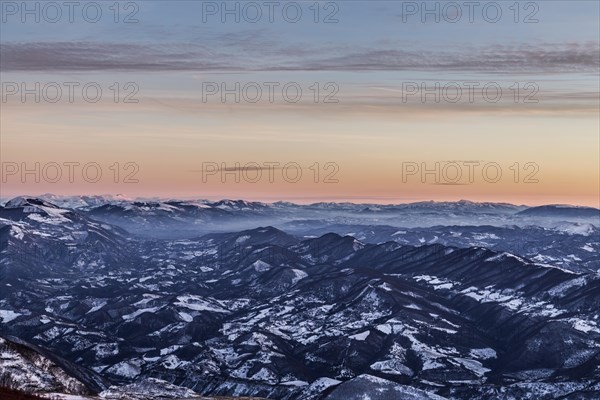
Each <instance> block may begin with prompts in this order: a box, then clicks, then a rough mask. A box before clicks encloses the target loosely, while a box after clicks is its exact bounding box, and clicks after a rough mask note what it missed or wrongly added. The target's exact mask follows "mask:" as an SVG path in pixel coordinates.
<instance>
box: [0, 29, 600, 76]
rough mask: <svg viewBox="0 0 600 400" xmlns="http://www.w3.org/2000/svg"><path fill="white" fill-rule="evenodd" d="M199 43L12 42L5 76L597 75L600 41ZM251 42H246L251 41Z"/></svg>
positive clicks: (4, 56) (5, 50)
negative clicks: (447, 45) (454, 45)
mask: <svg viewBox="0 0 600 400" xmlns="http://www.w3.org/2000/svg"><path fill="white" fill-rule="evenodd" d="M250 42H252V46H250V47H248V46H245V47H244V48H243V49H242V48H240V44H236V42H235V40H234V38H231V37H220V38H212V39H210V40H209V41H207V42H205V43H203V44H198V43H161V44H143V43H129V44H126V43H106V42H90V41H81V42H5V43H3V44H2V46H1V48H0V56H1V57H0V67H1V68H2V70H3V71H43V72H60V71H107V70H114V71H409V70H419V71H444V72H450V71H455V72H461V71H464V72H473V73H478V72H479V73H507V74H512V73H515V74H516V73H597V72H598V70H599V68H600V42H598V41H595V42H588V43H546V44H538V45H525V44H517V45H498V46H485V47H464V48H462V49H461V50H454V51H451V50H435V49H428V50H422V49H416V48H415V49H410V48H399V47H400V46H398V48H394V46H391V45H387V47H385V48H378V49H369V48H350V47H340V46H333V45H315V46H299V45H297V44H295V45H291V46H286V45H285V44H281V43H279V44H277V43H276V42H275V41H274V40H273V39H272V38H264V37H262V36H261V35H257V36H255V37H252V38H251V40H250ZM247 43H248V41H246V42H245V44H247Z"/></svg>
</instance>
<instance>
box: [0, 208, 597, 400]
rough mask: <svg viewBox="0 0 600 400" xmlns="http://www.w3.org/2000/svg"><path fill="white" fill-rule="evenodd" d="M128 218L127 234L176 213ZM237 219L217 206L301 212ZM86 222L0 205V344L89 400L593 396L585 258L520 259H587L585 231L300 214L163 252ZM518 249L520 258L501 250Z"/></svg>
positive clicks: (64, 213)
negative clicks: (102, 399)
mask: <svg viewBox="0 0 600 400" xmlns="http://www.w3.org/2000/svg"><path fill="white" fill-rule="evenodd" d="M128 204H129V205H131V206H135V207H136V209H135V213H137V214H138V215H143V216H144V217H143V218H144V222H140V224H141V225H140V226H148V225H146V224H148V223H149V222H147V221H155V220H154V216H152V213H154V212H158V213H162V212H165V213H166V212H179V211H172V210H171V211H168V210H164V209H163V208H162V207H163V206H160V205H159V206H156V207H150V208H149V209H144V208H145V207H146V206H145V205H138V204H133V203H128ZM170 204H171V205H172V206H173V207H176V208H178V209H179V208H184V206H182V205H179V204H178V205H173V202H171V203H170ZM105 206H107V205H103V206H99V207H105ZM109 206H110V207H112V206H113V205H109ZM187 206H190V207H195V208H194V210H192V209H190V210H189V212H200V213H201V212H202V207H199V206H196V205H194V204H188V203H186V206H185V207H187ZM206 206H207V207H210V209H212V208H213V207H212V206H211V205H210V204H206ZM221 206H229V205H226V204H221ZM235 207H238V210H237V211H235V210H223V209H220V210H221V211H223V212H224V213H225V214H223V215H225V216H226V217H225V218H230V216H231V215H232V216H235V214H236V213H247V212H253V213H254V212H258V211H256V210H261V209H262V210H264V209H268V210H270V209H272V208H275V209H276V208H278V207H283V208H284V209H286V211H285V212H286V213H292V214H293V212H292V211H290V209H293V208H294V207H301V206H293V207H292V206H288V205H284V206H281V205H273V206H266V205H263V206H257V207H256V208H253V209H252V210H251V211H249V210H245V208H248V207H246V206H244V205H236V206H235ZM240 207H241V208H240ZM332 207H333V206H331V205H327V206H326V207H323V206H322V205H319V206H317V207H316V208H319V209H323V208H327V209H329V208H332ZM342 207H349V206H348V205H343V206H342ZM333 208H335V207H333ZM95 209H97V207H94V208H92V209H70V208H62V207H59V206H57V205H55V204H53V203H51V202H48V201H44V200H41V199H36V198H20V199H15V200H14V201H10V202H8V203H7V204H6V205H5V207H3V208H1V209H0V252H1V253H0V254H1V256H2V259H1V261H0V334H2V335H4V336H5V337H8V336H10V337H16V338H19V339H18V340H21V341H23V343H28V344H29V343H31V345H34V346H37V347H36V348H37V349H39V350H38V353H42V352H47V353H46V354H55V355H57V356H56V357H60V359H61V360H65V363H67V362H68V363H70V364H69V365H76V366H77V368H79V369H81V371H83V370H85V371H93V372H91V373H93V374H97V376H99V377H101V380H102V382H106V385H112V386H113V387H112V388H105V387H103V388H96V390H95V391H96V392H100V391H102V393H104V395H105V396H108V395H109V394H110V396H113V397H106V398H115V399H125V398H136V397H135V396H138V397H137V398H148V399H149V398H151V397H148V396H149V394H148V390H149V389H147V388H152V387H154V386H153V385H157V386H158V387H162V388H163V389H164V390H162V389H161V390H158V389H156V390H155V389H152V390H154V391H155V392H157V393H161V392H170V393H177V396H179V397H182V396H187V397H193V396H194V395H195V394H201V395H210V396H256V397H262V398H269V399H288V400H294V399H302V400H305V399H306V400H310V399H313V400H324V399H329V400H336V399H339V398H342V397H344V398H360V397H358V396H363V397H364V395H367V396H370V398H373V399H377V398H378V397H377V396H379V398H381V396H387V397H383V398H386V399H387V398H395V397H391V396H397V397H396V398H407V399H410V398H414V399H440V398H445V399H477V400H479V399H482V400H483V399H490V398H494V399H496V398H497V399H506V400H508V399H515V398H519V399H521V398H531V399H558V398H561V399H562V398H567V399H569V398H571V399H579V398H583V399H586V398H590V399H591V398H598V396H599V395H600V387H599V384H598V382H599V380H600V319H599V318H600V312H599V310H600V275H599V274H598V273H596V272H595V270H593V269H591V268H588V269H586V268H580V269H578V268H571V267H572V265H578V263H584V260H580V261H578V260H575V259H573V260H572V265H566V264H565V263H563V264H557V263H553V262H551V261H548V260H541V259H536V257H532V256H531V254H534V253H535V252H536V251H538V250H535V249H540V250H539V254H546V255H547V256H548V257H552V256H553V255H552V254H554V253H552V252H551V250H552V249H553V248H556V249H559V250H557V253H556V254H554V256H555V257H557V258H559V257H563V256H564V255H565V252H566V251H568V249H569V248H574V247H576V246H579V247H585V246H587V247H589V249H591V251H588V250H585V249H582V251H583V252H586V253H590V255H591V256H596V255H597V250H598V248H600V247H599V240H598V237H597V234H598V230H597V227H596V226H595V225H593V224H590V225H589V226H586V225H583V224H581V223H579V222H566V223H564V222H563V224H567V225H563V226H562V228H544V227H540V226H529V227H524V228H523V227H518V226H517V227H516V226H506V227H501V228H499V227H494V226H489V225H479V226H477V225H475V226H461V225H459V226H450V225H448V226H436V227H421V228H406V229H400V228H398V227H396V226H386V225H380V224H376V223H372V224H370V225H352V224H340V223H339V222H336V220H335V219H334V221H329V220H326V219H323V220H320V221H319V220H317V221H315V220H306V219H303V218H299V219H297V220H292V221H289V222H288V223H285V222H284V223H283V224H282V225H283V226H286V227H287V228H289V229H287V228H286V229H285V230H281V229H277V228H275V227H272V226H263V227H258V228H256V227H254V228H252V229H242V230H239V231H235V232H229V233H224V232H220V230H215V231H214V232H212V233H207V234H204V235H200V236H197V237H191V238H181V237H179V236H178V235H173V236H174V237H173V238H170V239H169V238H164V236H163V237H161V238H151V237H148V236H142V235H138V234H135V233H131V232H128V231H126V230H124V229H122V228H119V227H116V226H114V225H111V224H109V223H107V221H102V222H101V221H98V220H96V219H95V215H94V214H93V210H95ZM198 210H200V211H198ZM119 212H122V211H119ZM186 212H188V211H186ZM186 212H182V214H181V215H182V216H183V215H186ZM260 212H263V211H260ZM265 212H266V211H265ZM269 212H271V211H269ZM327 212H329V211H327ZM146 218H149V219H147V220H146ZM131 221H134V219H130V222H131ZM371 221H372V222H376V221H373V220H371ZM577 224H580V225H577ZM582 226H585V227H586V229H583V228H581V227H582ZM567 227H570V228H569V229H567ZM574 227H577V228H576V229H575V228H574ZM156 229H164V228H163V227H160V226H159V227H157V228H156ZM163 233H164V235H168V234H169V232H168V231H167V232H163ZM436 238H437V239H436ZM519 240H520V241H521V242H525V243H527V246H526V247H527V248H529V247H532V248H534V250H532V253H531V254H525V253H526V251H525V250H523V252H522V254H519V253H516V252H513V251H510V248H511V246H514V244H515V243H516V242H517V241H519ZM503 246H504V248H503ZM561 246H562V248H561ZM577 254H579V253H577ZM594 260H596V261H594ZM589 261H590V262H591V263H592V264H593V263H594V262H597V256H596V258H594V257H592V258H591V260H589ZM592 264H589V265H592ZM42 349H45V350H42ZM11 357H13V358H14V354H13V356H11ZM6 360H9V361H10V360H11V358H10V357H7V358H5V357H0V371H9V367H8V365H9V364H8V363H7V361H6ZM34 364H35V363H34ZM35 365H37V364H35ZM35 365H34V366H31V368H33V367H35ZM64 365H66V364H64ZM64 365H62V364H61V368H63V369H64V368H65V367H64ZM22 368H24V369H25V370H27V369H28V368H30V367H29V366H27V365H24V366H22ZM71 370H72V369H71ZM20 376H27V374H25V375H23V374H21V375H20ZM32 376H33V375H32ZM69 376H71V377H72V376H73V374H72V373H69ZM94 376H96V375H94ZM76 379H77V380H78V381H80V382H84V383H85V385H86V388H87V389H88V390H89V389H91V388H90V386H89V383H87V381H86V380H84V379H82V378H76ZM149 379H154V380H149ZM19 382H23V383H21V384H19V385H17V387H18V388H20V389H30V386H31V381H27V380H24V381H19ZM65 382H67V381H65ZM28 385H29V386H28ZM106 385H105V386H106ZM168 385H175V386H168ZM68 386H72V385H68ZM144 388H146V389H147V390H146V391H144ZM152 390H150V391H152ZM187 390H190V392H188V391H187ZM63 392H64V393H67V391H66V390H65V389H63ZM127 396H129V397H127ZM143 396H147V397H143ZM353 396H355V397H353ZM594 396H595V397H594Z"/></svg>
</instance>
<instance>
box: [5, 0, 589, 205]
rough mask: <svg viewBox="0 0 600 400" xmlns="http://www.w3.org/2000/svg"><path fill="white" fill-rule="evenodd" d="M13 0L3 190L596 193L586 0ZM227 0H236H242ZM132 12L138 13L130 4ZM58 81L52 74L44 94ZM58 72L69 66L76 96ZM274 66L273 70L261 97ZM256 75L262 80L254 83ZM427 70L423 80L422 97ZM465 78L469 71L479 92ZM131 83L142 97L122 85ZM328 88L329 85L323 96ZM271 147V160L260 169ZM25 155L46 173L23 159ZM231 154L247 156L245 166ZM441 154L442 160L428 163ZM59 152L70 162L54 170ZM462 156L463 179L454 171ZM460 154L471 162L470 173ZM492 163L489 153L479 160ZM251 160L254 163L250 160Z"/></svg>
mask: <svg viewBox="0 0 600 400" xmlns="http://www.w3.org/2000/svg"><path fill="white" fill-rule="evenodd" d="M4 3H6V2H3V4H2V24H1V28H0V42H1V49H0V68H1V77H0V78H1V79H0V80H1V81H2V103H1V104H0V107H1V120H0V121H1V122H0V146H1V148H0V159H1V162H2V183H1V184H2V188H1V193H0V197H3V198H6V197H11V196H14V195H19V194H32V195H33V194H42V193H47V192H50V193H55V194H117V193H122V194H125V195H127V196H130V197H136V196H140V197H166V198H175V197H178V198H210V199H220V198H243V199H249V200H261V201H276V200H288V201H297V202H316V201H356V202H374V203H401V202H410V201H420V200H460V199H469V200H473V201H499V202H510V203H518V204H531V205H535V204H543V203H570V204H579V205H589V206H595V207H600V114H599V113H600V111H599V107H600V102H599V92H600V87H599V85H600V81H599V68H600V42H599V31H600V27H599V19H598V15H599V13H600V9H599V7H600V5H599V4H600V3H599V2H597V1H538V2H521V3H520V9H519V14H518V15H516V14H515V10H514V9H511V8H510V7H511V6H512V5H513V4H514V2H513V1H500V2H497V4H500V5H501V8H500V10H501V12H502V16H501V17H499V19H498V21H497V22H495V23H493V22H490V21H488V20H491V19H493V18H492V17H494V15H493V14H494V12H493V11H494V10H492V11H490V10H488V14H487V15H482V10H481V9H480V8H477V9H475V10H474V11H473V15H472V17H473V21H472V22H470V21H469V15H462V16H460V15H456V14H455V11H454V9H452V8H449V7H447V8H444V5H445V2H441V3H440V6H439V7H440V14H441V18H440V22H439V23H438V22H436V21H435V19H434V16H433V15H427V14H425V15H421V13H420V12H419V11H420V10H417V11H416V14H414V13H413V11H414V10H413V9H411V8H410V7H409V8H407V2H404V4H403V2H394V1H338V2H320V3H319V7H318V9H319V14H318V16H316V14H315V6H314V2H313V1H310V2H296V3H294V7H296V6H297V7H299V9H301V10H302V16H301V17H299V20H298V22H295V23H292V22H289V21H286V19H292V18H290V16H294V10H296V8H294V9H290V8H289V7H291V6H289V7H288V9H287V10H288V12H289V13H288V14H287V15H284V14H283V11H282V9H283V7H284V6H285V5H286V4H287V3H286V2H281V3H279V2H277V5H278V6H277V7H275V9H274V14H273V19H274V22H270V21H269V19H268V15H265V13H266V12H267V8H263V9H262V12H263V15H262V17H261V18H259V20H258V22H255V23H254V22H251V21H249V20H248V19H249V18H250V19H251V18H253V17H254V15H255V14H254V11H253V10H251V9H247V10H246V11H247V12H248V13H249V14H246V15H243V14H242V15H241V16H240V21H239V22H236V21H235V19H234V18H235V16H232V15H229V16H228V15H225V17H227V19H226V20H225V22H223V21H222V18H221V17H222V16H221V14H220V11H221V10H216V11H215V12H216V14H213V11H214V9H213V8H211V7H213V5H216V7H217V8H218V7H221V4H222V3H221V2H201V1H197V2H192V1H139V2H135V3H133V2H121V3H120V4H121V9H120V10H119V11H120V12H119V15H118V17H117V18H118V20H119V21H118V22H115V20H114V19H115V15H114V10H112V9H110V8H109V7H111V5H113V3H114V2H112V1H98V2H97V4H101V5H102V8H101V9H102V13H103V14H102V16H101V18H100V19H99V20H98V22H95V23H92V22H88V21H86V20H85V18H83V17H82V11H81V9H79V8H78V9H76V10H75V11H74V22H72V23H71V22H69V20H68V15H67V14H68V13H67V11H66V9H63V10H62V12H63V15H62V17H61V18H58V19H59V20H58V21H57V22H55V23H52V22H49V21H45V20H44V19H52V18H53V17H54V15H55V14H54V11H52V10H49V9H48V10H46V11H47V12H48V13H50V14H48V15H45V16H44V15H43V14H41V18H40V22H36V21H35V20H34V16H31V15H25V16H23V15H22V14H21V12H22V10H15V9H14V8H10V7H8V8H7V6H6V4H4ZM9 3H12V2H9ZM32 3H35V2H32ZM58 3H59V4H60V3H61V2H58ZM129 3H132V4H136V5H137V8H134V7H133V6H132V5H131V4H129ZM209 3H210V4H209ZM487 3H489V2H487ZM528 3H529V4H536V5H537V8H536V7H530V6H528V5H527V4H528ZM14 4H16V6H17V8H18V7H20V4H21V2H16V3H14ZM40 4H41V5H40V7H41V8H43V4H44V2H41V3H40ZM81 4H85V3H81ZM227 4H229V5H230V7H231V8H232V9H233V8H234V7H235V4H236V3H235V2H228V3H227ZM255 4H258V5H261V4H263V2H257V3H255ZM411 4H412V3H411ZM414 4H416V5H417V6H419V5H420V4H421V2H418V3H414ZM429 4H430V5H431V7H432V8H433V7H435V2H429ZM455 4H463V2H458V3H455ZM481 4H486V2H481ZM32 7H33V6H32ZM82 7H83V6H82ZM238 7H239V9H240V13H242V11H241V10H242V8H243V7H244V2H241V3H239V5H238ZM311 7H312V8H311ZM290 10H291V11H290ZM442 10H445V13H446V14H443V12H444V11H442ZM88 11H89V10H88ZM464 11H467V8H466V7H465V8H463V12H464ZM40 13H42V11H41V10H40ZM90 13H92V12H91V11H90ZM130 13H132V14H131V16H130V18H131V19H137V20H138V22H133V23H124V22H123V19H124V18H125V17H126V16H128V15H129V14H130ZM92 14H93V13H92ZM22 17H27V18H26V20H25V21H22ZM44 17H46V18H44ZM88 17H89V16H88ZM315 17H317V19H318V21H319V22H315V20H314V19H315ZM422 17H426V18H425V22H423V21H422ZM444 17H446V19H456V22H454V23H453V22H449V21H447V20H445V18H444ZM515 18H516V19H517V20H518V22H515ZM324 19H327V20H328V21H329V23H324V22H323V20H324ZM335 19H337V20H338V22H334V20H335ZM535 20H537V22H535ZM525 21H527V22H528V23H525ZM36 82H37V83H39V84H40V88H43V87H44V86H46V87H47V88H48V90H47V91H46V92H45V93H44V92H43V90H41V89H40V96H41V99H40V101H39V102H37V103H36V102H35V97H34V95H33V94H29V95H26V96H25V98H24V100H25V101H24V102H23V101H22V97H21V94H22V93H21V89H22V87H25V88H29V89H34V88H35V87H36V86H35V84H36ZM51 82H55V83H56V84H58V86H61V87H62V90H63V93H62V94H63V96H62V98H61V99H59V100H58V101H56V102H54V103H53V102H51V101H49V100H51V99H53V98H54V92H53V90H54V89H53V88H54V87H55V86H52V85H50V86H48V84H49V83H51ZM65 82H75V83H78V84H79V86H77V87H76V88H75V89H74V96H75V99H74V101H73V102H71V101H69V99H68V90H67V86H65V85H64V83H65ZM91 82H93V83H95V86H96V87H100V88H101V89H102V97H101V98H100V99H99V101H97V102H95V103H92V102H90V101H86V100H85V99H83V98H82V90H81V87H82V86H84V85H86V84H88V83H91ZM252 82H253V84H251V85H249V84H250V83H252ZM465 82H466V83H467V84H465ZM115 83H116V84H117V86H118V87H119V94H118V96H117V98H118V100H119V102H115V98H114V95H115V90H114V88H115V87H116V86H114V85H115ZM128 83H132V85H130V86H127V84H128ZM236 83H239V86H240V87H244V85H246V87H247V88H249V91H248V92H246V93H238V94H239V97H240V98H239V102H236V101H235V98H234V97H235V95H234V94H230V95H228V96H226V97H225V98H224V99H222V98H221V93H219V92H217V93H214V94H210V95H209V94H207V90H209V89H214V88H215V87H219V86H220V85H222V84H223V85H225V87H226V88H230V89H233V88H235V87H236ZM265 83H271V84H272V85H274V87H275V89H274V92H273V98H272V99H270V98H269V90H268V86H267V85H265ZM15 84H16V85H15ZM436 84H439V86H440V88H441V89H440V90H438V91H437V92H436V91H435V87H436ZM256 85H258V86H259V87H261V89H262V97H260V98H259V99H258V100H257V101H256V102H253V99H255V98H256V96H255V95H257V93H255V92H254V91H253V90H254V89H253V88H255V87H256ZM285 85H288V86H290V87H292V89H290V90H291V91H288V92H287V94H288V95H289V96H290V97H293V95H294V90H295V89H294V88H297V87H300V88H301V89H302V96H301V97H300V98H299V99H298V101H297V102H290V101H289V98H290V97H288V101H286V98H285V94H283V93H282V87H283V86H285ZM315 85H316V86H315ZM422 85H423V87H425V88H426V89H434V90H433V91H431V93H429V94H428V95H427V96H426V97H425V99H424V102H423V101H422V98H421V92H420V90H421V89H420V87H421V86H422ZM467 85H474V87H475V89H474V91H473V93H472V94H473V98H472V99H470V98H469V91H468V89H467V87H468V86H467ZM456 86H460V87H461V88H462V96H461V97H460V98H458V100H457V101H455V100H456V99H457V97H456V96H457V95H458V92H457V91H456ZM483 86H486V87H488V88H490V87H491V88H497V87H500V88H501V89H502V95H501V96H500V97H499V98H497V99H496V100H497V101H495V102H491V100H490V98H491V97H494V96H493V93H492V94H490V92H489V91H488V92H487V95H488V96H489V97H488V100H486V98H485V95H483V94H482V92H481V88H482V87H483ZM111 87H112V88H113V89H111ZM316 87H318V88H319V95H318V102H315V97H314V96H315V91H316V90H315V88H316ZM15 88H18V92H16V93H15ZM444 88H445V89H444ZM516 88H518V93H517V89H516ZM133 89H135V94H132V97H131V98H132V99H137V100H138V102H137V103H124V102H123V100H124V98H125V97H126V95H127V94H129V93H133V92H134V90H133ZM444 90H446V91H444ZM415 91H416V92H415ZM433 92H436V93H437V94H438V95H439V97H440V98H439V100H440V101H439V102H436V101H435V98H434V96H435V93H433ZM290 93H291V94H290ZM88 95H89V92H88ZM327 95H330V97H328V99H329V100H337V102H324V100H325V97H326V96H327ZM222 100H225V102H223V101H222ZM453 101H455V102H453ZM72 162H77V163H79V166H76V167H73V168H74V176H73V179H72V181H73V182H70V181H69V179H68V177H67V172H68V167H66V166H65V164H64V163H72ZM269 162H276V163H279V165H278V166H276V167H274V168H273V169H272V170H269V168H268V167H265V163H269ZM36 163H40V173H39V175H40V176H39V179H38V180H39V182H36V176H35V174H26V175H24V176H22V174H21V173H22V172H23V171H22V169H23V167H24V166H25V167H26V168H28V169H30V170H32V169H35V164H36ZM90 163H96V164H94V165H98V166H100V168H101V171H102V177H101V178H99V179H98V181H97V182H89V181H86V179H84V178H83V177H82V171H81V166H83V165H85V164H90ZM115 163H118V168H115ZM128 163H130V164H128ZM206 163H216V164H217V165H219V166H220V165H221V164H222V163H224V165H225V167H226V170H225V171H214V173H213V174H212V175H207V164H206ZM236 163H239V166H240V167H244V166H247V167H249V168H248V169H247V170H246V171H245V172H244V171H239V170H238V169H237V167H236ZM291 163H296V164H291ZM315 163H318V164H315ZM436 163H438V164H437V165H439V170H438V172H437V176H436V174H434V173H430V174H428V175H425V176H424V177H423V176H422V175H421V172H422V171H421V169H422V167H423V166H425V167H426V168H428V169H429V170H433V169H435V166H436ZM465 163H466V164H465ZM475 163H478V164H475ZM286 164H287V165H288V167H289V166H291V165H295V166H300V167H301V171H302V176H301V178H299V179H298V181H297V182H290V180H294V179H290V176H292V177H294V176H295V173H296V171H295V169H294V168H288V169H287V170H286V169H284V168H283V166H285V165H286ZM56 165H60V166H62V167H61V168H62V170H61V173H62V178H61V179H53V178H54V177H55V168H54V166H56ZM71 165H73V164H71ZM126 165H127V167H126ZM211 165H214V164H211ZM256 165H258V166H260V168H259V169H258V171H257V169H256V168H255V166H256ZM316 165H318V167H316ZM457 165H458V166H460V167H461V173H462V175H461V178H460V179H458V178H456V179H454V178H455V172H456V168H455V167H456V166H457ZM466 165H476V166H475V167H473V168H474V174H473V176H472V177H471V178H472V179H470V180H469V179H468V178H467V176H466V174H467V173H468V172H469V170H468V167H467V166H466ZM15 166H16V168H18V170H15ZM111 166H112V167H111ZM414 166H417V167H418V168H419V170H418V171H416V172H415V171H414V169H413V170H410V168H413V167H414ZM484 166H488V167H490V168H492V170H489V169H488V170H487V175H486V174H484V173H483V171H482V169H483V168H484ZM317 168H318V170H319V174H318V176H316V175H315V170H316V169H317ZM498 168H500V171H501V173H502V176H501V177H498V178H496V177H495V172H494V171H496V170H497V169H498ZM42 169H44V171H41V170H42ZM116 169H118V170H119V171H120V173H119V175H118V177H117V176H115V170H116ZM516 171H518V174H517V172H516ZM42 172H43V173H42ZM88 172H89V171H88ZM259 172H260V173H261V174H262V178H261V179H258V181H257V182H251V181H250V180H251V179H244V177H249V176H250V177H255V176H256V174H257V173H259ZM269 172H271V173H272V174H273V177H272V178H273V179H272V180H273V182H270V181H269ZM236 173H238V174H239V176H240V182H235V174H236ZM244 173H245V175H244ZM286 173H288V175H287V180H286V175H285V174H286ZM44 174H45V175H46V176H44ZM128 174H131V175H130V176H129V178H127V175H128ZM492 178H496V179H497V181H496V179H492ZM115 179H116V180H117V181H118V183H115ZM52 180H56V182H51V181H52ZM88 180H93V179H89V176H88ZM127 180H129V181H131V182H125V181H127ZM222 180H226V181H225V182H222ZM315 180H316V181H317V182H315ZM135 181H137V183H136V182H135ZM336 181H337V182H336ZM515 181H516V182H515Z"/></svg>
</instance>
